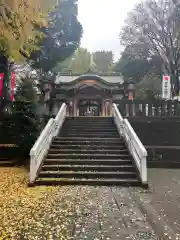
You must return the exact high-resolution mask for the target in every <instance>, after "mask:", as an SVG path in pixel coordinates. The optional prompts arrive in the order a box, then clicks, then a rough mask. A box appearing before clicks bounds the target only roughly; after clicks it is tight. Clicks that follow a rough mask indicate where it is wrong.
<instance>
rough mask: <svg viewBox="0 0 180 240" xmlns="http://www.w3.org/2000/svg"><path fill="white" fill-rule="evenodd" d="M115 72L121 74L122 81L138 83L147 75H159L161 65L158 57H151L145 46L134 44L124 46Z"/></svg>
mask: <svg viewBox="0 0 180 240" xmlns="http://www.w3.org/2000/svg"><path fill="white" fill-rule="evenodd" d="M114 69H115V71H117V72H121V73H122V75H123V77H124V80H125V81H126V82H127V81H133V82H134V83H136V84H137V83H138V82H140V81H141V80H142V78H143V77H144V76H145V75H146V74H148V73H157V74H160V73H161V63H160V59H159V57H158V56H155V55H151V52H150V49H148V48H147V46H146V45H145V44H142V43H139V44H138V43H134V44H131V45H128V46H126V48H125V50H124V51H123V53H122V55H121V58H120V60H119V61H118V62H117V63H116V66H115V68H114Z"/></svg>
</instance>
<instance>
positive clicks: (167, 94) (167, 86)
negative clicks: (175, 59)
mask: <svg viewBox="0 0 180 240" xmlns="http://www.w3.org/2000/svg"><path fill="white" fill-rule="evenodd" d="M162 98H163V99H170V98H171V77H170V76H163V81H162Z"/></svg>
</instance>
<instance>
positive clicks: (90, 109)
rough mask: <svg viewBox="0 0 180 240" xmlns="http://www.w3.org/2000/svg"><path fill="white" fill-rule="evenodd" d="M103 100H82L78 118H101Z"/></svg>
mask: <svg viewBox="0 0 180 240" xmlns="http://www.w3.org/2000/svg"><path fill="white" fill-rule="evenodd" d="M101 109H102V107H101V100H85V99H83V100H80V101H79V104H78V116H101Z"/></svg>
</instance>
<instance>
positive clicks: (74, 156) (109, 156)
mask: <svg viewBox="0 0 180 240" xmlns="http://www.w3.org/2000/svg"><path fill="white" fill-rule="evenodd" d="M47 158H49V159H89V160H92V159H129V158H130V155H129V154H96V153H95V154H88V153H87V154H85V153H82V154H73V153H72V154H69V153H67V154H63V153H59V154H52V153H48V155H47Z"/></svg>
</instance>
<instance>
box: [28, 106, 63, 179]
mask: <svg viewBox="0 0 180 240" xmlns="http://www.w3.org/2000/svg"><path fill="white" fill-rule="evenodd" d="M65 118H66V104H65V103H63V104H62V106H61V108H60V110H59V112H58V114H57V116H56V118H55V119H54V118H51V119H50V120H49V121H48V123H47V125H46V126H45V128H44V129H43V131H42V132H41V134H40V136H39V138H38V139H37V141H36V142H35V144H34V146H33V147H32V149H31V151H30V173H29V182H30V183H33V182H34V181H35V179H36V176H37V173H38V171H39V169H40V166H41V164H42V161H43V159H44V158H45V156H46V155H47V153H48V150H49V147H50V145H51V142H52V139H53V138H54V137H55V136H57V134H58V132H59V131H60V128H61V127H62V125H63V122H64V120H65Z"/></svg>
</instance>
